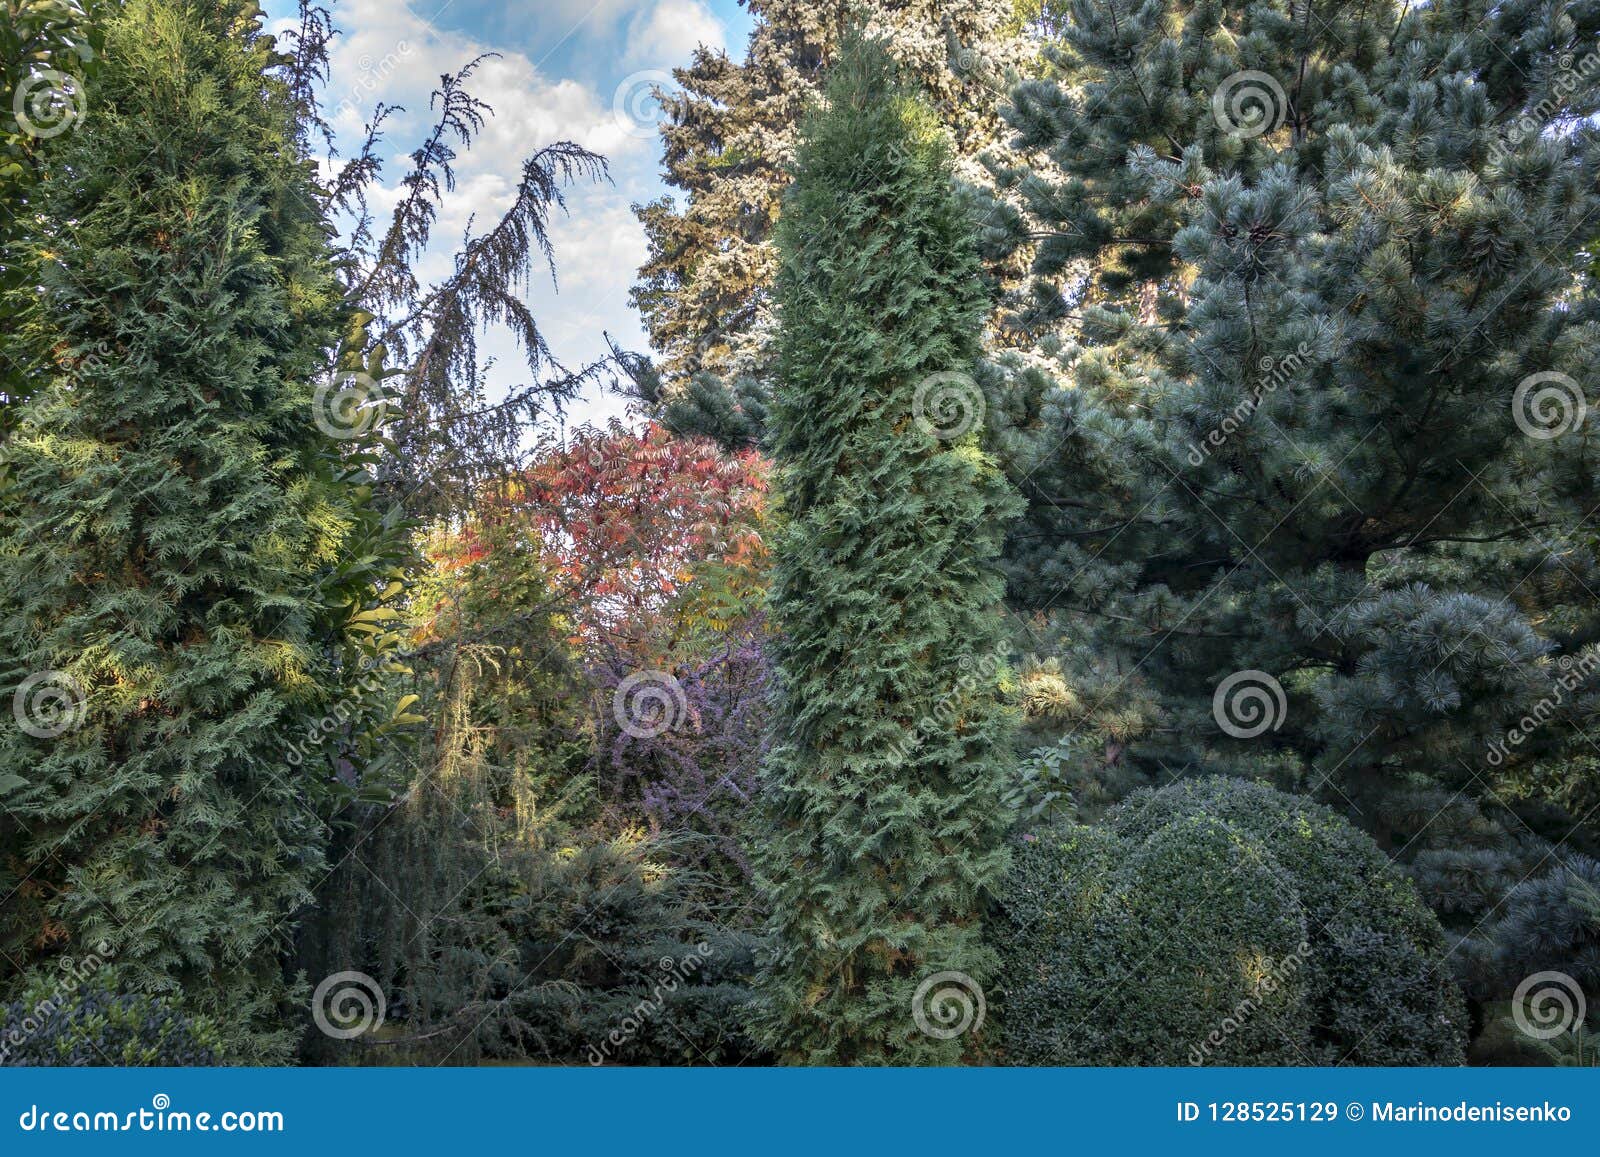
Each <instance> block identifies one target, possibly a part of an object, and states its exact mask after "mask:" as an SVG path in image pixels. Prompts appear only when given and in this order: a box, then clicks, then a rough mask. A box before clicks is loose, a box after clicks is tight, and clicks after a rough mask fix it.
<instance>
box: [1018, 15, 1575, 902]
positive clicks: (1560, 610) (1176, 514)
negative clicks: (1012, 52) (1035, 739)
mask: <svg viewBox="0 0 1600 1157" xmlns="http://www.w3.org/2000/svg"><path fill="white" fill-rule="evenodd" d="M1071 17H1072V18H1071V22H1070V23H1069V24H1067V25H1066V26H1065V27H1064V28H1063V30H1062V38H1061V40H1060V42H1059V44H1058V45H1057V46H1056V47H1055V48H1054V49H1053V50H1052V51H1051V54H1050V56H1051V59H1052V62H1053V66H1054V68H1055V70H1056V75H1055V77H1053V78H1051V79H1046V80H1038V81H1034V82H1029V83H1027V84H1024V85H1022V86H1020V87H1019V88H1017V89H1016V90H1015V92H1014V94H1013V101H1014V107H1013V108H1012V109H1011V110H1010V111H1009V112H1008V114H1007V116H1008V118H1009V120H1010V121H1011V123H1012V125H1013V126H1014V128H1015V129H1016V131H1017V142H1016V143H1017V145H1018V147H1019V148H1020V149H1022V150H1024V151H1026V152H1029V153H1030V154H1031V155H1033V156H1034V157H1036V158H1038V161H1039V165H1044V164H1053V165H1055V166H1056V167H1058V168H1059V170H1060V172H1061V174H1062V176H1061V177H1060V179H1054V180H1052V179H1049V178H1048V177H1047V176H1045V175H1043V174H1042V172H1041V170H1040V168H1039V165H1035V166H1030V167H1029V168H1023V167H1018V168H1016V169H1015V170H1013V171H1012V173H1011V174H1010V177H1009V179H1008V181H1007V182H1006V187H1007V190H1008V192H1009V193H1010V194H1011V196H1012V197H1013V198H1014V199H1013V200H1009V201H1006V202H1003V203H997V204H996V206H995V210H994V213H993V214H992V215H991V217H990V229H989V230H988V232H987V233H986V237H987V241H988V243H990V244H992V245H994V246H995V247H996V249H997V250H998V251H1001V252H1008V251H1015V250H1016V249H1018V248H1019V247H1027V248H1028V249H1029V250H1031V251H1032V252H1033V254H1034V262H1033V264H1034V270H1035V272H1036V274H1037V282H1036V284H1035V285H1034V286H1033V288H1032V291H1031V292H1030V294H1029V295H1028V296H1027V297H1026V299H1025V300H1023V301H1021V302H1019V303H1018V314H1019V321H1020V322H1022V323H1024V324H1027V325H1030V326H1032V327H1034V328H1035V330H1036V331H1037V332H1038V333H1040V334H1041V345H1040V351H1041V352H1042V353H1043V354H1045V355H1046V356H1047V359H1048V363H1049V364H1048V365H1047V366H1046V367H1045V368H1040V367H1039V366H1038V365H1034V366H1025V365H1023V364H1022V363H1021V361H1020V360H1013V361H1011V362H1010V363H1008V364H1007V365H1006V366H1005V367H1004V368H1003V369H1002V370H1000V371H999V372H997V373H996V374H995V375H994V377H993V379H992V381H991V383H990V384H991V385H992V386H993V387H994V391H993V394H992V405H991V413H992V416H993V417H994V423H993V425H994V428H995V429H996V436H995V440H994V446H995V447H996V448H997V450H998V452H999V453H1000V454H1001V455H1002V456H1003V457H1004V458H1005V459H1006V460H1007V461H1008V463H1009V467H1010V470H1011V472H1012V473H1013V474H1014V475H1015V476H1016V477H1017V478H1019V479H1021V480H1022V482H1021V486H1022V489H1023V490H1024V493H1025V497H1026V498H1027V500H1028V512H1027V515H1026V517H1025V518H1024V520H1023V521H1022V523H1021V524H1019V526H1018V528H1017V530H1016V532H1015V534H1014V536H1013V538H1012V540H1011V542H1010V544H1009V546H1008V552H1007V560H1008V564H1009V577H1010V587H1011V591H1012V593H1013V595H1014V596H1015V598H1016V599H1017V600H1018V601H1019V602H1020V603H1021V604H1022V605H1024V606H1027V607H1031V608H1037V609H1045V608H1048V610H1049V612H1050V614H1051V615H1052V617H1053V618H1054V620H1055V623H1054V625H1053V627H1052V628H1050V631H1049V632H1047V634H1049V635H1051V641H1052V644H1053V645H1055V646H1056V648H1057V654H1058V657H1059V658H1060V660H1061V662H1062V664H1063V668H1062V675H1063V678H1064V682H1065V684H1066V686H1065V687H1064V688H1063V690H1064V692H1065V693H1064V694H1062V695H1060V696H1058V700H1059V703H1060V705H1061V706H1062V708H1063V709H1064V710H1063V715H1064V719H1063V722H1064V723H1065V724H1066V726H1067V728H1068V729H1069V730H1070V731H1072V732H1074V733H1078V734H1081V735H1086V736H1089V737H1091V738H1092V739H1094V740H1095V741H1096V742H1094V743H1091V744H1088V745H1085V747H1084V748H1083V751H1084V752H1085V757H1086V758H1087V759H1089V760H1091V761H1093V763H1094V764H1095V765H1096V767H1097V769H1098V770H1099V771H1101V772H1103V773H1104V774H1105V775H1106V776H1121V775H1124V774H1126V773H1128V772H1130V771H1131V772H1132V775H1131V778H1132V780H1133V782H1138V780H1139V779H1140V778H1143V779H1144V780H1145V781H1146V782H1148V781H1149V780H1151V779H1152V778H1154V777H1156V776H1157V775H1163V774H1165V772H1163V770H1162V769H1167V770H1169V771H1172V772H1182V771H1184V770H1185V769H1194V768H1212V769H1216V768H1228V769H1231V770H1233V771H1236V772H1239V773H1243V774H1248V775H1257V774H1259V775H1264V776H1269V777H1272V778H1273V780H1274V782H1277V783H1278V784H1280V785H1282V786H1287V787H1293V788H1296V789H1298V790H1305V791H1309V792H1319V793H1321V794H1322V795H1323V796H1324V797H1325V798H1326V799H1327V800H1328V801H1329V802H1332V803H1334V804H1336V805H1337V806H1340V807H1343V808H1347V809H1349V811H1350V814H1352V815H1356V814H1358V812H1357V809H1358V810H1359V815H1360V817H1361V819H1360V822H1362V823H1364V824H1366V825H1369V826H1370V828H1371V830H1372V831H1373V833H1374V835H1376V836H1377V837H1378V838H1379V840H1380V842H1382V843H1384V844H1386V845H1388V846H1391V847H1393V848H1395V849H1396V851H1397V852H1400V853H1402V854H1403V855H1404V856H1405V857H1406V858H1407V859H1417V860H1418V861H1419V864H1424V857H1426V856H1428V855H1429V854H1431V853H1432V852H1433V851H1434V850H1435V849H1440V848H1443V849H1447V850H1448V852H1449V854H1450V855H1451V856H1454V857H1457V858H1458V859H1459V857H1460V856H1461V855H1462V854H1464V853H1474V852H1476V853H1483V855H1484V856H1485V857H1487V859H1488V860H1491V861H1494V862H1493V864H1492V865H1491V864H1489V863H1478V864H1476V865H1468V864H1466V863H1460V862H1458V863H1455V864H1453V865H1451V864H1445V863H1442V862H1438V861H1437V859H1436V860H1435V862H1434V863H1433V864H1432V865H1431V869H1432V872H1433V875H1434V876H1435V879H1434V881H1433V882H1432V883H1431V884H1430V893H1432V892H1435V891H1437V892H1439V893H1440V894H1441V896H1440V898H1441V902H1442V903H1455V904H1460V905H1467V904H1471V903H1476V900H1475V899H1474V897H1473V896H1472V895H1471V894H1470V893H1458V894H1457V895H1456V896H1454V897H1449V896H1448V895H1446V893H1448V892H1449V891H1450V889H1449V888H1448V887H1445V886H1444V885H1445V883H1446V881H1445V880H1444V879H1442V878H1440V877H1443V876H1445V875H1447V874H1449V873H1454V874H1453V875H1452V876H1451V878H1452V879H1456V880H1463V879H1464V878H1465V876H1466V874H1468V873H1467V870H1468V869H1469V868H1470V870H1471V871H1472V872H1477V871H1479V870H1482V869H1492V870H1493V871H1496V872H1499V873H1503V876H1502V878H1503V879H1504V886H1503V887H1497V888H1496V889H1495V890H1494V893H1493V895H1492V897H1491V898H1490V899H1489V900H1488V901H1487V902H1486V903H1485V904H1484V905H1483V907H1481V908H1480V909H1479V910H1478V911H1477V912H1474V913H1472V914H1471V915H1467V916H1465V918H1464V920H1463V922H1462V930H1463V931H1466V930H1468V929H1470V928H1471V927H1473V926H1474V925H1475V924H1476V923H1478V921H1479V919H1480V917H1486V916H1490V915H1492V912H1491V909H1492V907H1493V905H1495V904H1497V903H1498V902H1499V900H1500V898H1502V897H1503V896H1504V890H1505V888H1508V887H1510V886H1511V885H1512V884H1514V883H1515V882H1516V881H1517V880H1518V879H1519V878H1521V877H1522V876H1523V875H1525V874H1526V873H1528V872H1530V871H1533V870H1535V869H1536V868H1538V867H1539V865H1540V864H1541V861H1542V859H1543V853H1544V851H1545V850H1547V849H1548V848H1549V847H1550V846H1551V844H1552V842H1557V841H1562V840H1571V841H1573V842H1575V843H1576V844H1578V845H1579V846H1581V845H1582V844H1583V842H1584V841H1585V840H1586V839H1589V838H1590V837H1587V836H1585V834H1584V832H1583V831H1582V830H1581V829H1580V828H1579V827H1578V825H1577V821H1578V820H1579V819H1581V818H1582V816H1583V815H1584V813H1585V811H1587V810H1588V805H1587V804H1585V805H1583V806H1578V807H1573V806H1569V805H1571V804H1573V803H1575V802H1576V801H1579V800H1584V799H1587V798H1589V796H1588V794H1587V793H1586V789H1583V788H1581V787H1578V786H1575V784H1576V782H1577V781H1580V780H1582V779H1585V778H1587V779H1588V780H1589V782H1590V783H1591V784H1592V761H1591V760H1589V759H1588V757H1583V756H1582V751H1583V749H1585V748H1586V747H1587V743H1586V741H1584V740H1583V739H1582V738H1581V737H1580V736H1579V735H1578V732H1577V730H1576V728H1577V727H1578V726H1581V725H1583V724H1584V723H1586V721H1587V720H1588V718H1589V717H1590V716H1591V715H1592V713H1593V687H1592V684H1590V683H1588V682H1587V681H1586V678H1584V677H1581V676H1580V677H1576V678H1572V679H1566V678H1564V676H1565V675H1566V674H1567V673H1568V671H1569V670H1570V671H1581V670H1582V669H1583V668H1586V667H1587V666H1588V665H1589V664H1590V663H1591V662H1592V652H1591V648H1592V646H1593V643H1594V640H1595V638H1596V635H1597V630H1600V621H1597V620H1596V617H1595V604H1594V600H1593V597H1592V595H1591V594H1590V593H1589V592H1590V591H1592V590H1593V589H1594V586H1595V581H1596V568H1595V563H1594V552H1593V544H1594V528H1593V517H1592V515H1593V511H1594V509H1595V507H1596V505H1597V504H1600V492H1597V489H1596V478H1597V475H1596V473H1595V470H1594V452H1595V443H1594V433H1593V423H1592V422H1590V423H1588V424H1584V423H1581V422H1573V421H1568V422H1566V423H1565V428H1564V429H1563V428H1560V427H1561V426H1562V422H1561V411H1562V410H1563V408H1564V409H1565V412H1566V414H1567V416H1568V417H1569V418H1570V417H1572V416H1573V415H1574V413H1575V411H1576V409H1577V407H1578V406H1579V405H1580V404H1581V395H1582V394H1583V393H1586V392H1588V393H1592V387H1593V381H1594V379H1593V366H1594V364H1595V359H1596V356H1597V354H1600V325H1597V320H1600V318H1597V313H1596V305H1597V299H1596V297H1595V295H1594V285H1593V282H1592V280H1591V279H1590V278H1589V276H1588V273H1589V263H1590V260H1591V258H1590V255H1589V253H1588V252H1587V251H1586V249H1585V247H1586V246H1587V245H1588V244H1589V240H1590V238H1591V236H1592V232H1593V226H1592V221H1593V218H1594V215H1595V214H1596V212H1600V186H1597V183H1596V173H1597V171H1600V151H1597V148H1596V145H1597V142H1600V137H1597V135H1596V131H1595V128H1594V125H1593V122H1592V114H1593V113H1594V112H1595V111H1596V110H1597V108H1600V59H1596V58H1595V56H1594V50H1595V43H1596V33H1597V30H1600V7H1596V6H1595V5H1594V4H1592V3H1558V4H1543V3H1523V2H1514V3H1507V4H1488V3H1463V4H1428V5H1411V6H1402V5H1397V4H1390V3H1381V4H1376V5H1370V4H1369V5H1344V6H1339V5H1333V6H1327V5H1316V4H1313V5H1310V6H1306V5H1297V6H1295V8H1294V14H1293V15H1291V11H1290V9H1289V7H1287V6H1285V5H1283V4H1278V3H1251V4H1237V5H1219V4H1211V3H1187V2H1179V0H1155V2H1148V3H1130V2H1128V0H1078V2H1076V3H1074V4H1073V5H1072V6H1071ZM1535 375H1544V376H1543V377H1535ZM1530 379H1532V381H1530ZM1552 385H1553V386H1554V387H1555V393H1554V394H1549V395H1547V396H1546V397H1545V398H1543V399H1542V400H1538V401H1536V400H1535V399H1536V396H1537V391H1539V390H1541V389H1546V388H1548V387H1551V386H1552ZM1530 391H1532V392H1530ZM1563 399H1564V400H1563ZM1539 411H1544V418H1545V420H1544V421H1542V422H1541V420H1540V417H1539ZM1252 672H1253V673H1254V674H1250V675H1249V678H1250V679H1251V680H1253V681H1254V683H1255V684H1256V686H1257V687H1258V689H1262V690H1261V698H1260V699H1259V700H1258V703H1259V704H1261V705H1262V706H1264V707H1266V709H1267V710H1266V713H1265V715H1266V717H1265V720H1264V722H1263V723H1262V725H1261V726H1260V727H1256V728H1251V727H1244V728H1239V727H1234V728H1232V729H1229V728H1228V727H1226V726H1225V725H1224V723H1223V717H1224V716H1225V715H1226V713H1227V710H1228V707H1229V704H1227V703H1223V704H1214V701H1213V700H1214V696H1215V695H1216V693H1217V692H1218V690H1219V688H1220V687H1221V685H1222V683H1223V680H1225V679H1227V678H1229V677H1230V676H1233V675H1236V674H1239V673H1252ZM1269 680H1270V682H1269ZM1278 689H1281V699H1280V697H1279V690H1278ZM1524 717H1528V718H1531V719H1532V720H1533V722H1531V723H1527V724H1526V725H1524V726H1523V727H1522V729H1521V730H1522V731H1524V732H1526V734H1519V735H1518V737H1517V739H1516V740H1515V741H1514V742H1512V743H1509V744H1508V743H1507V742H1506V736H1507V728H1508V727H1510V726H1513V725H1516V724H1517V723H1518V721H1519V719H1522V718H1524ZM1235 722H1246V721H1245V720H1242V719H1238V720H1235ZM1241 731H1249V732H1251V734H1249V735H1248V736H1246V735H1242V734H1241ZM1574 755H1577V756H1579V757H1581V758H1583V760H1584V762H1583V763H1582V764H1581V765H1580V764H1573V763H1571V762H1569V761H1570V760H1572V759H1573V758H1574ZM1580 766H1581V767H1582V768H1587V769H1588V770H1584V771H1578V770H1576V769H1577V768H1579V767H1580ZM1587 790H1591V791H1592V789H1587ZM1424 866H1428V865H1426V864H1424ZM1549 866H1550V864H1549V863H1545V864H1544V867H1545V868H1546V869H1548V867H1549ZM1435 885H1437V887H1435ZM1441 910H1443V909H1442V908H1441Z"/></svg>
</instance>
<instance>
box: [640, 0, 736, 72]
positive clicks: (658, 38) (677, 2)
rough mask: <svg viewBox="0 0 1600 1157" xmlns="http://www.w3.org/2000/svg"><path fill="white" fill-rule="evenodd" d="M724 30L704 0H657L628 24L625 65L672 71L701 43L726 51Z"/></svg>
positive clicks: (685, 60)
mask: <svg viewBox="0 0 1600 1157" xmlns="http://www.w3.org/2000/svg"><path fill="white" fill-rule="evenodd" d="M726 37H727V29H726V28H724V27H723V25H722V21H720V20H718V19H717V17H716V15H715V14H714V13H713V12H712V11H711V9H709V8H707V7H706V6H705V4H704V3H703V0H657V3H656V5H655V6H654V7H653V8H651V9H649V10H648V11H644V12H640V13H639V14H638V15H636V16H635V17H634V18H633V20H632V21H630V22H629V24H628V42H627V47H626V48H624V49H623V61H624V63H626V64H627V65H628V66H630V67H632V66H634V65H648V66H650V67H653V68H672V67H674V66H676V65H680V64H684V63H686V62H687V61H688V60H689V58H690V57H691V56H692V55H693V54H694V50H695V48H696V47H698V46H699V45H701V44H705V45H709V46H710V47H712V48H725V47H726V46H727V42H726Z"/></svg>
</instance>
